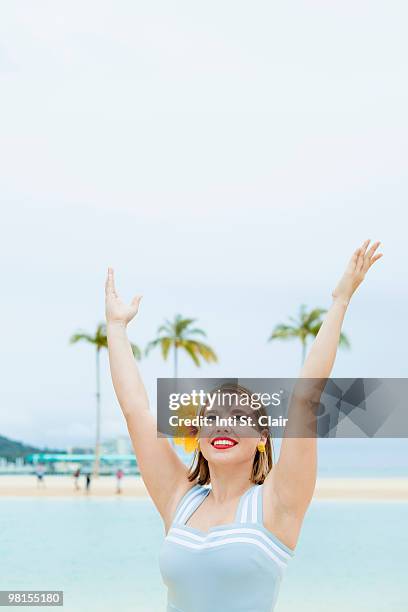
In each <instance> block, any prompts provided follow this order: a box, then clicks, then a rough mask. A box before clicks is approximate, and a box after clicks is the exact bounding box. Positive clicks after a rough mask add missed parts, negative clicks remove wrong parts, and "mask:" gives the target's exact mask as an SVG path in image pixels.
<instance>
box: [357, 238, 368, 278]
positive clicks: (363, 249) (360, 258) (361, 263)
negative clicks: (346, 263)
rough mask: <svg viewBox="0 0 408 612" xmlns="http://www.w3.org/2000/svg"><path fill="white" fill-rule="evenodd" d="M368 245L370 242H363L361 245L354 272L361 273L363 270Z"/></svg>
mask: <svg viewBox="0 0 408 612" xmlns="http://www.w3.org/2000/svg"><path fill="white" fill-rule="evenodd" d="M369 244H370V240H364V242H363V244H362V245H361V248H360V253H359V255H358V259H357V264H356V272H361V271H362V270H363V267H364V260H365V255H366V250H367V247H368V245H369Z"/></svg>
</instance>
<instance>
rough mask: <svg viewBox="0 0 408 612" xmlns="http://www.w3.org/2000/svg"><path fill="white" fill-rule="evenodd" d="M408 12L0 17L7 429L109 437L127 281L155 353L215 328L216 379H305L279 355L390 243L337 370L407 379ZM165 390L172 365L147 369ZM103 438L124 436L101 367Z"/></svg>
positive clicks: (104, 11) (343, 7) (275, 9)
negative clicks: (97, 423) (186, 334)
mask: <svg viewBox="0 0 408 612" xmlns="http://www.w3.org/2000/svg"><path fill="white" fill-rule="evenodd" d="M407 17H408V9H407V8H406V3H405V2H402V1H401V2H396V1H388V2H373V1H372V0H371V1H370V2H368V1H362V0H353V1H352V2H351V1H344V0H343V1H342V2H340V1H333V2H330V3H327V2H322V1H319V0H315V1H312V2H311V1H310V0H308V1H307V2H301V1H298V2H285V3H279V4H278V3H270V2H263V1H261V2H257V3H256V4H255V5H254V4H251V5H250V4H249V3H248V2H241V1H237V0H234V1H233V2H232V1H227V0H226V1H224V2H222V3H219V2H214V1H211V0H210V1H209V2H206V3H197V2H195V3H191V2H175V3H174V2H172V3H169V2H164V1H163V2H158V1H153V2H148V3H146V2H139V1H136V2H135V1H133V0H132V2H130V1H123V2H121V3H117V2H113V1H112V0H110V1H100V0H99V1H98V2H95V1H92V0H89V1H88V2H85V3H84V2H78V1H72V0H70V2H68V1H60V2H58V3H56V2H48V1H47V2H46V1H38V2H35V3H32V2H28V1H25V2H24V1H23V2H18V3H16V2H12V1H11V0H6V1H5V2H3V3H2V8H1V18H0V74H1V98H0V100H1V101H0V105H1V110H2V112H1V117H2V118H1V121H0V142H1V150H0V155H1V159H0V176H1V184H0V186H1V191H0V193H1V198H2V202H3V213H2V224H1V225H2V230H3V231H2V240H1V246H0V248H1V261H2V283H1V284H2V289H3V290H2V297H1V304H2V323H3V324H2V333H1V345H0V350H1V371H2V383H1V397H0V417H1V418H0V435H6V436H9V437H12V438H16V439H19V440H24V441H25V442H29V443H33V444H36V445H45V444H47V445H49V446H65V445H67V444H86V443H92V441H93V438H94V426H93V424H94V416H95V410H94V386H95V372H94V353H93V350H92V348H91V347H89V346H86V345H81V346H80V345H77V346H69V344H68V340H69V337H70V335H71V334H72V333H73V332H74V331H76V330H77V329H79V328H82V329H85V330H87V331H89V332H92V331H94V329H95V328H96V325H97V323H98V322H99V321H101V320H103V316H104V279H105V274H106V268H107V266H108V265H112V266H113V267H114V268H115V271H116V276H117V288H118V290H119V292H120V293H121V294H122V295H123V297H124V298H126V299H129V300H130V299H131V298H132V297H133V295H135V294H136V293H143V295H144V298H143V301H142V304H141V308H140V313H139V315H138V318H137V320H136V321H134V322H133V323H132V324H131V326H130V330H129V335H130V336H131V339H132V340H133V341H134V342H136V343H138V344H140V345H141V346H144V345H145V344H146V343H147V341H149V340H150V339H151V338H152V337H154V335H155V332H156V329H157V327H158V325H159V324H160V323H161V322H162V320H163V318H165V317H172V316H173V315H174V314H175V313H177V312H180V313H181V314H183V315H185V316H192V317H197V318H198V321H199V324H200V326H201V327H203V328H204V329H205V330H206V331H207V334H208V342H209V343H210V344H211V345H212V346H213V347H214V348H215V350H216V352H217V353H218V355H219V364H218V365H211V366H205V367H203V368H201V369H200V370H197V369H196V368H195V367H194V365H193V364H191V363H189V361H188V359H187V358H184V357H182V358H181V359H180V375H183V376H194V375H201V376H242V377H250V376H254V377H273V376H295V375H296V374H297V372H298V370H299V365H300V356H301V349H300V346H299V345H298V344H297V343H296V342H293V343H292V342H290V343H286V344H285V343H276V344H267V342H266V340H267V338H268V335H269V334H270V332H271V330H272V327H273V326H274V325H275V324H276V323H278V322H283V321H286V318H287V316H288V315H294V314H296V312H297V310H298V307H299V305H300V304H301V303H302V302H303V303H305V304H307V305H308V306H311V307H312V306H322V307H327V306H328V305H329V304H330V294H331V291H332V289H333V288H334V286H335V283H336V282H337V280H338V277H339V275H340V274H341V273H342V271H343V268H344V266H345V264H346V262H347V260H348V258H349V257H350V255H351V253H352V251H353V250H354V249H355V248H356V247H357V246H359V244H360V243H361V242H363V240H364V239H366V238H371V239H372V240H376V239H378V240H381V241H382V242H383V247H382V251H383V252H384V257H383V259H382V260H380V261H379V262H378V263H377V264H376V266H375V269H372V270H370V272H369V274H368V276H367V279H366V282H365V284H364V286H362V287H361V288H360V289H359V291H358V293H357V294H356V295H355V297H354V299H353V301H352V304H351V306H350V309H349V311H348V313H347V315H346V320H345V324H344V331H345V332H346V333H347V334H348V335H349V337H350V340H351V343H352V350H351V351H339V353H338V358H337V361H336V364H335V368H334V370H333V374H332V375H333V376H347V377H348V376H350V377H353V376H380V377H386V376H390V377H394V376H395V377H399V376H407V357H406V354H407V341H408V331H407V326H406V313H407V305H408V304H407V303H408V291H407V257H406V234H407V229H406V227H407V220H408V215H407V211H406V204H407V191H408V190H407V178H406V160H407V155H406V153H407V131H408V130H407V127H408V126H407V113H406V109H407V106H408V99H407V98H408V86H407V79H406V57H407V54H408V41H407V37H406V23H407ZM141 369H142V372H143V376H144V378H145V381H146V385H147V387H148V390H149V393H150V395H151V396H152V398H153V397H154V389H155V384H156V378H157V377H158V376H166V375H169V376H170V375H171V374H172V368H171V362H169V363H163V362H162V360H161V358H160V355H159V354H157V355H154V354H152V356H151V357H149V358H148V359H147V360H144V361H143V362H142V364H141ZM102 393H103V425H102V433H103V437H104V438H108V437H112V436H116V435H118V434H121V433H125V427H124V424H123V419H122V416H121V413H120V408H119V407H118V405H117V403H116V400H115V398H114V395H113V391H112V385H111V382H110V378H109V371H108V363H107V356H106V354H104V355H103V359H102Z"/></svg>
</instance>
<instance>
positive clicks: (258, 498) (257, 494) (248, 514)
mask: <svg viewBox="0 0 408 612" xmlns="http://www.w3.org/2000/svg"><path fill="white" fill-rule="evenodd" d="M262 492H263V491H262V485H254V486H253V487H252V488H251V489H249V490H248V491H246V493H245V494H244V495H243V496H242V498H241V501H240V503H239V507H238V513H237V514H238V517H237V522H239V523H261V524H262V514H263V513H262Z"/></svg>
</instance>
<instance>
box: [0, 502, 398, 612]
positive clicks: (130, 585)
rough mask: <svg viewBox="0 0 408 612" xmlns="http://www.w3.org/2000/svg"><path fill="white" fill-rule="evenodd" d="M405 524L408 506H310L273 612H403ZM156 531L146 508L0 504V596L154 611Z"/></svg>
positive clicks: (86, 608)
mask: <svg viewBox="0 0 408 612" xmlns="http://www.w3.org/2000/svg"><path fill="white" fill-rule="evenodd" d="M407 524H408V503H400V502H366V501H364V502H349V501H341V502H337V501H336V502H334V501H314V502H313V503H312V505H311V507H310V508H309V511H308V513H307V515H306V518H305V522H304V526H303V530H302V533H301V537H300V540H299V543H298V546H297V548H296V555H295V558H294V559H293V560H292V561H291V562H290V566H289V568H288V570H287V573H286V576H285V579H284V581H283V584H282V589H281V594H280V598H279V600H278V605H277V612H312V611H313V612H326V611H327V610H329V611H330V612H340V611H341V612H345V611H347V612H350V611H351V612H354V611H355V612H368V611H370V612H406V611H407V610H408V581H407V579H406V572H407V569H408V564H407V559H408V530H407ZM163 533H164V532H163V528H162V525H161V520H160V517H159V515H158V513H157V512H156V510H155V508H154V506H153V505H152V503H151V502H150V500H144V499H132V498H119V499H118V498H112V499H97V498H80V499H79V498H78V499H68V498H45V497H44V498H2V500H1V505H0V589H2V590H6V589H7V590H10V589H19V590H23V589H24V590H28V589H36V590H39V589H41V590H46V589H55V590H64V607H63V608H62V609H63V610H64V611H65V612H97V611H98V612H112V611H115V612H159V611H160V612H161V611H164V610H165V598H166V594H165V589H164V587H163V585H162V582H161V577H160V573H159V568H158V553H159V549H160V545H161V542H162V538H163ZM4 609H11V608H8V607H6V608H4ZM13 609H15V608H13ZM25 609H26V610H38V608H34V607H25Z"/></svg>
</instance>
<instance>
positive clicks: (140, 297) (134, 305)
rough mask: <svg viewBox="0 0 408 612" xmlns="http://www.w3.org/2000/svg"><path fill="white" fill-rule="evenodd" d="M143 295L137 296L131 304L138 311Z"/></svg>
mask: <svg viewBox="0 0 408 612" xmlns="http://www.w3.org/2000/svg"><path fill="white" fill-rule="evenodd" d="M142 297H143V295H136V296H135V297H134V298H133V300H132V301H131V302H130V304H131V306H133V307H134V308H136V310H138V309H139V304H140V300H141V299H142Z"/></svg>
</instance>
